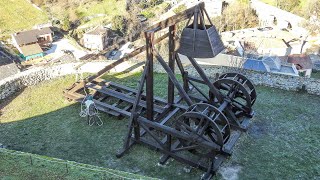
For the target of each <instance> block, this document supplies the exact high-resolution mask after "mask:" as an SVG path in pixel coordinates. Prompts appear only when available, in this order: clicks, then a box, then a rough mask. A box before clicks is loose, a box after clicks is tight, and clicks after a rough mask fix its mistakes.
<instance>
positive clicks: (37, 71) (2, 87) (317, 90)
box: [0, 61, 320, 100]
mask: <svg viewBox="0 0 320 180" xmlns="http://www.w3.org/2000/svg"><path fill="white" fill-rule="evenodd" d="M109 63H110V62H88V63H70V64H62V65H55V66H52V67H38V68H33V69H30V70H27V71H24V72H21V73H18V74H16V75H14V76H10V77H8V78H6V79H3V80H1V81H0V100H1V99H5V98H6V97H8V96H10V95H12V94H13V93H14V92H16V91H18V90H20V89H22V88H24V87H26V86H32V85H36V84H38V83H39V82H42V81H45V80H49V79H53V78H57V77H61V76H65V75H68V74H77V73H83V72H91V73H95V72H98V71H99V70H100V69H102V68H103V67H104V66H106V65H107V64H109ZM143 65H144V63H143V62H141V61H129V62H125V63H123V64H121V65H120V66H116V67H115V68H114V69H112V70H111V71H110V72H122V71H124V70H125V71H141V69H142V67H143ZM184 66H185V70H187V71H188V72H189V74H190V75H192V76H196V77H197V76H198V73H197V72H196V71H195V69H194V68H193V67H192V66H191V65H184ZM132 67H134V68H132ZM201 67H202V69H203V70H204V71H205V73H206V74H207V75H208V76H209V78H211V79H212V80H213V79H214V78H215V77H216V74H217V73H219V74H222V73H226V72H239V73H242V74H244V75H245V76H247V77H248V78H249V79H250V80H251V81H252V82H253V83H254V84H255V85H262V86H269V87H274V88H279V89H284V90H290V91H299V90H304V91H306V92H307V93H309V94H315V95H320V79H314V78H305V77H294V76H288V75H282V74H273V73H263V72H256V71H250V70H243V69H239V68H235V67H224V66H213V65H201ZM154 70H155V71H156V72H160V73H164V72H165V71H164V70H163V68H162V67H161V66H160V65H159V64H157V63H156V64H155V65H154ZM176 72H179V70H178V69H176Z"/></svg>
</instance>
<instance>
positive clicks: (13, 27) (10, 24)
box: [0, 0, 48, 36]
mask: <svg viewBox="0 0 320 180" xmlns="http://www.w3.org/2000/svg"><path fill="white" fill-rule="evenodd" d="M0 14H1V15H0V36H1V34H5V35H7V34H10V33H12V32H15V31H20V30H23V29H30V28H31V27H32V26H34V25H35V24H39V23H45V22H47V21H48V16H47V15H46V13H45V12H42V11H41V10H39V9H37V8H35V7H34V6H33V5H32V4H30V3H29V2H28V1H26V0H0Z"/></svg>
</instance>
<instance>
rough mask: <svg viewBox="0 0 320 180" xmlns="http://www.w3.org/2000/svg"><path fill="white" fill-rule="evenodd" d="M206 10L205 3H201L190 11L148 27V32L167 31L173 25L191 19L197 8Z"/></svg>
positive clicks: (187, 10)
mask: <svg viewBox="0 0 320 180" xmlns="http://www.w3.org/2000/svg"><path fill="white" fill-rule="evenodd" d="M198 7H200V9H201V8H204V2H201V3H199V4H197V5H195V6H193V7H191V8H189V9H186V10H185V11H183V12H180V13H177V14H176V15H173V16H171V17H169V18H167V19H165V20H163V21H160V22H158V23H155V24H154V25H152V26H150V27H148V30H147V31H146V32H157V31H160V30H162V29H165V28H167V27H170V26H172V25H175V24H177V23H178V22H181V21H183V20H186V19H189V18H190V17H192V15H193V13H194V11H195V8H198Z"/></svg>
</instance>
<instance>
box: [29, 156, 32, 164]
mask: <svg viewBox="0 0 320 180" xmlns="http://www.w3.org/2000/svg"><path fill="white" fill-rule="evenodd" d="M29 157H30V163H31V165H33V162H32V156H31V155H30V156H29Z"/></svg>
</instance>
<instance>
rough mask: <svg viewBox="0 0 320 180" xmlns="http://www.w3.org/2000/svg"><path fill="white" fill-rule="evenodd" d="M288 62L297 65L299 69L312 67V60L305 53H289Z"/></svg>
mask: <svg viewBox="0 0 320 180" xmlns="http://www.w3.org/2000/svg"><path fill="white" fill-rule="evenodd" d="M288 63H293V64H295V65H298V66H299V67H300V68H301V69H312V61H311V59H310V58H309V56H308V55H305V54H293V55H289V56H288ZM298 70H299V69H298Z"/></svg>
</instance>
